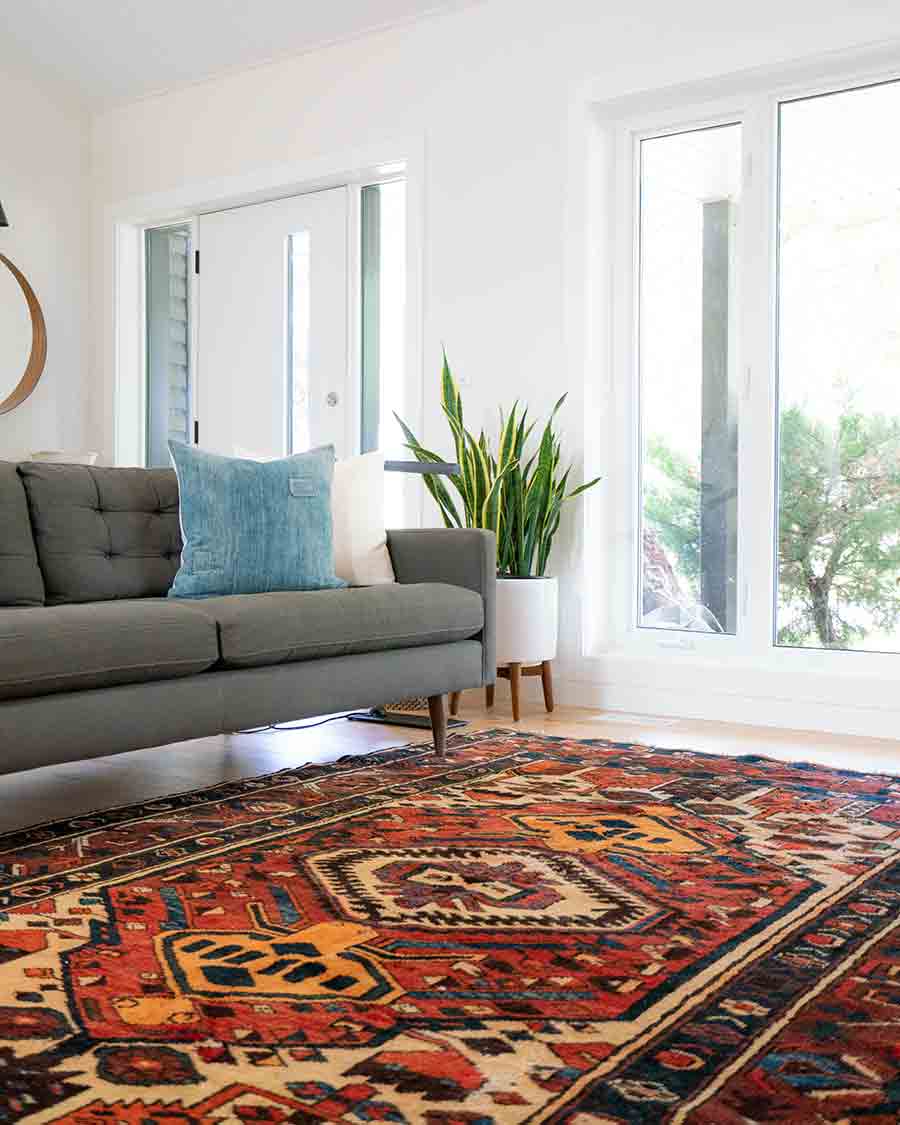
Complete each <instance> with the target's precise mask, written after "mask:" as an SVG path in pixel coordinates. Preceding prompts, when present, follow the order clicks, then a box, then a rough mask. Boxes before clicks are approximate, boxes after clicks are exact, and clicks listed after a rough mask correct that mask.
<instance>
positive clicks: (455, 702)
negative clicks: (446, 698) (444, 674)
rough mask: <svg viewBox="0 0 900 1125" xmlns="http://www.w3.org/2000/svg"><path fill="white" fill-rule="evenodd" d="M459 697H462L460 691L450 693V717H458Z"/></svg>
mask: <svg viewBox="0 0 900 1125" xmlns="http://www.w3.org/2000/svg"><path fill="white" fill-rule="evenodd" d="M461 695H462V692H461V691H451V692H450V714H451V715H458V714H459V697H460V696H461Z"/></svg>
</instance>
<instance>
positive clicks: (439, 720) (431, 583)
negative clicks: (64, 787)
mask: <svg viewBox="0 0 900 1125" xmlns="http://www.w3.org/2000/svg"><path fill="white" fill-rule="evenodd" d="M388 545H389V548H390V552H391V556H392V558H393V563H394V569H395V571H396V574H397V578H398V582H397V584H396V585H390V586H372V587H354V588H349V589H344V590H323V591H315V592H285V593H269V594H251V595H241V596H235V597H222V598H209V599H203V600H199V601H185V600H175V599H168V598H166V597H165V594H166V592H167V590H168V589H169V587H170V585H171V583H172V580H173V578H174V576H175V572H176V571H177V569H178V564H179V558H180V552H181V533H180V528H179V521H178V487H177V482H176V479H175V474H174V472H172V471H170V470H153V469H107V468H88V467H85V466H76V465H54V464H43V463H32V462H26V463H23V464H19V465H12V464H9V463H6V462H0V773H3V772H12V771H15V770H24V769H29V768H31V767H34V766H42V765H48V764H51V763H54V762H61V761H67V760H74V759H81V758H93V757H98V756H100V755H103V754H114V753H117V752H119V751H124V750H134V749H138V748H140V747H148V746H158V745H162V744H165V743H169V742H176V741H180V740H182V739H190V738H199V737H202V736H204V735H212V734H219V733H224V732H230V731H237V730H242V729H245V728H248V727H256V726H263V725H265V724H268V723H275V722H283V721H287V720H291V719H302V718H306V717H309V716H313V715H322V714H327V713H329V712H333V711H342V710H348V709H351V708H356V707H368V706H373V705H375V704H380V703H384V702H387V701H390V700H393V699H401V698H406V697H409V696H428V697H429V703H430V707H431V717H432V723H433V726H434V733H435V742H436V744H437V745H438V748H439V749H442V748H443V741H444V736H445V729H446V720H445V717H444V704H443V696H444V695H445V694H446V693H449V692H454V691H461V690H463V689H465V688H471V687H479V686H481V685H482V684H485V683H488V682H493V679H494V669H495V665H494V652H493V648H494V631H493V610H494V588H495V557H494V551H495V547H494V539H493V536H492V535H490V534H489V533H486V532H481V531H460V530H452V531H446V530H442V529H429V530H420V531H392V532H389V533H388Z"/></svg>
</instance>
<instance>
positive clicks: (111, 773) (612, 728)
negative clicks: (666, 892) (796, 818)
mask: <svg viewBox="0 0 900 1125" xmlns="http://www.w3.org/2000/svg"><path fill="white" fill-rule="evenodd" d="M504 687H505V691H504ZM508 691H509V689H508V686H505V685H498V688H497V702H496V706H495V707H494V709H493V710H492V711H490V712H487V711H485V709H484V707H483V696H482V694H481V693H480V692H471V693H467V694H466V695H464V696H463V700H462V706H461V709H460V717H461V718H464V719H468V720H470V722H469V726H468V727H467V728H466V729H467V730H483V729H490V728H491V727H509V728H512V727H513V722H512V714H511V711H510V703H509V696H508ZM515 729H519V730H524V731H534V732H538V733H547V734H555V735H564V736H567V737H573V738H609V739H612V740H614V741H617V742H644V743H649V744H651V745H654V746H666V747H680V748H685V749H692V750H704V751H707V752H711V753H716V754H765V755H768V756H769V757H773V758H780V759H782V760H784V761H806V762H819V763H822V764H824V765H829V766H837V767H846V768H849V769H857V770H870V771H872V772H880V773H891V774H900V741H893V740H891V741H880V740H876V739H866V738H851V737H846V738H845V737H841V736H838V735H826V734H816V733H811V732H803V731H782V730H775V729H770V728H765V727H750V726H739V725H737V724H729V723H713V722H699V721H696V720H678V719H665V718H654V717H653V716H650V715H624V714H617V713H615V712H601V711H596V710H588V709H586V708H576V707H558V708H557V710H556V711H555V712H554V713H553V714H552V715H547V714H545V713H544V711H543V708H542V707H541V706H540V705H539V704H537V703H535V702H525V703H523V714H522V719H521V721H520V722H519V723H518V724H515ZM428 740H429V739H428V734H427V733H426V732H420V731H415V730H408V729H404V728H400V727H388V726H374V725H370V724H364V723H351V722H347V721H346V720H344V719H339V720H337V721H335V722H332V723H329V724H327V725H325V726H321V727H317V728H314V729H310V730H306V731H291V732H289V733H288V732H282V731H278V732H266V733H259V734H246V735H225V736H221V737H217V738H204V739H199V740H197V741H195V742H182V743H178V744H177V745H173V746H165V747H158V748H156V749H153V750H137V751H134V752H132V753H128V754H119V755H116V756H114V757H111V758H100V759H96V760H94V761H87V762H72V763H69V764H66V765H60V766H49V767H46V768H44V769H37V770H30V771H28V772H26V773H19V774H7V775H4V776H0V831H8V830H10V829H13V828H20V827H24V826H27V825H29V824H37V823H40V822H41V821H45V820H53V819H56V818H58V817H63V816H72V815H78V814H81V813H88V812H93V811H96V810H99V809H103V808H110V807H112V806H114V805H123V804H130V803H131V802H133V801H140V800H145V799H147V798H150V797H159V796H165V795H169V794H172V793H181V792H184V791H186V790H189V789H198V788H202V787H204V786H208V785H215V784H216V783H218V782H220V781H225V780H229V779H232V778H238V777H253V776H258V775H259V774H264V773H270V772H272V771H273V770H279V769H284V768H286V767H289V766H298V765H302V764H304V763H306V762H327V761H332V760H334V759H335V758H339V757H341V756H342V755H345V754H356V753H365V752H366V751H369V750H374V749H381V748H384V747H388V746H403V745H406V744H407V743H412V742H427V741H428Z"/></svg>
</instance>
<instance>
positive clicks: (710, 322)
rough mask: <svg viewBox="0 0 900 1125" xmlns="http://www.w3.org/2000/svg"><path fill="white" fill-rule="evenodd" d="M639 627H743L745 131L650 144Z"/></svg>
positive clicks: (643, 157)
mask: <svg viewBox="0 0 900 1125" xmlns="http://www.w3.org/2000/svg"><path fill="white" fill-rule="evenodd" d="M639 159H640V274H639V277H640V280H639V287H640V288H639V317H640V343H639V367H640V404H641V439H642V440H641V450H640V461H641V466H640V469H641V535H640V543H641V568H640V582H639V598H640V605H639V607H638V620H639V623H640V625H641V626H644V627H652V628H657V629H688V630H698V631H704V632H713V633H734V632H735V630H736V626H737V612H736V606H737V564H738V560H737V521H738V463H737V454H738V447H737V432H738V418H737V413H738V396H737V393H736V388H735V383H736V374H735V362H734V350H735V339H734V292H735V247H736V237H735V235H736V228H737V222H738V206H739V200H740V192H741V126H740V125H738V124H734V125H725V126H721V127H718V128H709V129H700V130H692V131H690V132H684V133H676V134H672V135H668V136H659V137H651V138H648V139H645V140H643V141H641V143H640V152H639Z"/></svg>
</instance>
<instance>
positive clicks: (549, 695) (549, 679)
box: [541, 660, 553, 711]
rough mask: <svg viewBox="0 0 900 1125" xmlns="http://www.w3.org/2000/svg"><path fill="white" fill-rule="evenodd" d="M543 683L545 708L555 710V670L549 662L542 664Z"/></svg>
mask: <svg viewBox="0 0 900 1125" xmlns="http://www.w3.org/2000/svg"><path fill="white" fill-rule="evenodd" d="M541 683H542V684H543V686H544V706H545V707H546V708H547V710H548V711H552V710H553V668H552V665H551V664H550V661H549V660H545V661H544V662H543V663H542V664H541Z"/></svg>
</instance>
